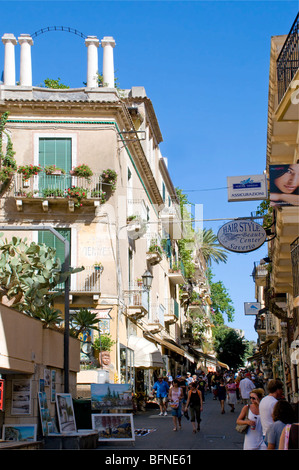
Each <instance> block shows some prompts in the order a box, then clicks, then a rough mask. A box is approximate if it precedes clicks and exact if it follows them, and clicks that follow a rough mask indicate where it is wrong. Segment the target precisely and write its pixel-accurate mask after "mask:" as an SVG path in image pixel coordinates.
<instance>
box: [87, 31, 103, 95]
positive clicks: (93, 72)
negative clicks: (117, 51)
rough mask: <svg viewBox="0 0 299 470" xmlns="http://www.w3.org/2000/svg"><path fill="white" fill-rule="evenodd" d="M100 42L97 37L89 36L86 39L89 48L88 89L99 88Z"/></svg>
mask: <svg viewBox="0 0 299 470" xmlns="http://www.w3.org/2000/svg"><path fill="white" fill-rule="evenodd" d="M99 44H100V42H99V40H98V38H97V37H96V36H88V37H87V38H86V39H85V45H86V47H87V85H86V86H87V88H97V87H98V71H99V67H98V47H99Z"/></svg>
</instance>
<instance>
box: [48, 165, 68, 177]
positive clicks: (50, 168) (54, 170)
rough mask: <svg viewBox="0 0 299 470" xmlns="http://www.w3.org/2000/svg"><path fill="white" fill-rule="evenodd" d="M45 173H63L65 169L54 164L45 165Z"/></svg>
mask: <svg viewBox="0 0 299 470" xmlns="http://www.w3.org/2000/svg"><path fill="white" fill-rule="evenodd" d="M44 170H45V173H46V175H64V174H65V170H64V169H63V168H58V167H57V166H56V165H47V166H45V168H44Z"/></svg>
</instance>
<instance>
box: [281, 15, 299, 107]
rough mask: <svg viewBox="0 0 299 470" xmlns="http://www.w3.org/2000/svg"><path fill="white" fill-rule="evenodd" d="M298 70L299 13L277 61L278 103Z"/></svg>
mask: <svg viewBox="0 0 299 470" xmlns="http://www.w3.org/2000/svg"><path fill="white" fill-rule="evenodd" d="M298 68H299V13H298V15H297V17H296V19H295V21H294V23H293V25H292V27H291V30H290V32H289V34H288V36H287V38H286V40H285V43H284V45H283V47H282V49H281V51H280V54H279V56H278V59H277V85H278V102H279V103H280V101H281V99H282V97H283V95H284V94H285V92H286V90H287V88H288V86H289V85H290V83H291V81H292V80H293V78H294V76H295V74H296V72H297V70H298Z"/></svg>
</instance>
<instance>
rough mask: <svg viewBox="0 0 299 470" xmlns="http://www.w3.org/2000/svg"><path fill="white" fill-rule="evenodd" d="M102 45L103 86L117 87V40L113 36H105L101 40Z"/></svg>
mask: <svg viewBox="0 0 299 470" xmlns="http://www.w3.org/2000/svg"><path fill="white" fill-rule="evenodd" d="M101 46H102V48H103V86H104V87H108V88H115V86H114V59H113V49H114V47H115V40H114V39H113V37H112V36H105V37H104V38H103V39H102V41H101Z"/></svg>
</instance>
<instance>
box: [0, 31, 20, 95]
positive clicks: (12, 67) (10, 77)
mask: <svg viewBox="0 0 299 470" xmlns="http://www.w3.org/2000/svg"><path fill="white" fill-rule="evenodd" d="M2 42H3V44H4V45H5V50H4V85H8V86H10V85H15V84H16V63H15V45H16V44H17V40H16V38H15V36H14V35H13V34H9V33H6V34H4V36H2Z"/></svg>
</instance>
